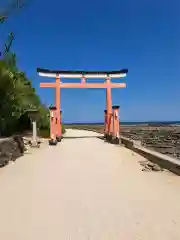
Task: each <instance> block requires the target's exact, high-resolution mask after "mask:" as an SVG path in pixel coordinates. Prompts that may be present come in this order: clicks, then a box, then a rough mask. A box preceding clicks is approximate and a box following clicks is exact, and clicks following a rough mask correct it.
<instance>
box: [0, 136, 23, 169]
mask: <svg viewBox="0 0 180 240" xmlns="http://www.w3.org/2000/svg"><path fill="white" fill-rule="evenodd" d="M24 149H25V148H24V142H23V139H22V137H19V136H15V137H12V138H9V139H5V140H3V141H1V142H0V166H1V167H3V166H5V165H6V164H8V162H9V161H15V160H16V159H17V158H19V157H21V156H22V155H23V153H24Z"/></svg>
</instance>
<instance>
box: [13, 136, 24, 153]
mask: <svg viewBox="0 0 180 240" xmlns="http://www.w3.org/2000/svg"><path fill="white" fill-rule="evenodd" d="M14 141H15V142H16V143H17V145H18V148H19V151H20V153H24V150H25V147H24V141H23V138H22V137H21V136H14Z"/></svg>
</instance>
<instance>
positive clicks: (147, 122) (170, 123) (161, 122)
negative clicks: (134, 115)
mask: <svg viewBox="0 0 180 240" xmlns="http://www.w3.org/2000/svg"><path fill="white" fill-rule="evenodd" d="M64 124H66V125H73V124H76V125H85V124H86V125H87V124H88V125H102V124H104V122H64ZM120 124H121V125H140V124H153V125H156V124H157V125H159V124H162V125H180V121H120Z"/></svg>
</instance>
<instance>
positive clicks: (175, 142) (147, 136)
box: [121, 125, 180, 159]
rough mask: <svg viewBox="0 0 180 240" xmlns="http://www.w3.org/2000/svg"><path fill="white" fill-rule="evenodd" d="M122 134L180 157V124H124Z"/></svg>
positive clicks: (159, 150) (148, 146) (151, 147)
mask: <svg viewBox="0 0 180 240" xmlns="http://www.w3.org/2000/svg"><path fill="white" fill-rule="evenodd" d="M121 134H122V135H123V136H125V137H128V138H130V139H133V140H137V141H140V143H141V144H142V145H143V146H145V147H147V148H150V149H153V150H155V151H157V152H160V153H162V154H166V155H169V156H172V157H175V158H178V159H180V126H178V125H171V126H170V125H169V126H122V127H121Z"/></svg>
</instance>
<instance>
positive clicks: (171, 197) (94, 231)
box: [0, 130, 180, 240]
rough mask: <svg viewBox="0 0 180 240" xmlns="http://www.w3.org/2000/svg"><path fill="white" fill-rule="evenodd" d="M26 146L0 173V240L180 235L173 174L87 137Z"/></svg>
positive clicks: (169, 239)
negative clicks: (147, 168)
mask: <svg viewBox="0 0 180 240" xmlns="http://www.w3.org/2000/svg"><path fill="white" fill-rule="evenodd" d="M95 135H97V134H96V133H93V132H87V131H78V130H68V132H67V136H72V137H73V136H95ZM33 151H34V152H33V154H32V155H26V156H24V157H22V158H21V159H18V160H17V161H16V163H15V164H12V165H9V166H7V167H5V168H3V169H1V170H0V240H1V239H2V240H70V239H72V240H86V239H87V240H120V239H122V240H136V239H138V240H152V239H153V240H160V239H162V240H180V177H178V176H175V175H173V174H170V173H168V172H161V173H160V172H158V173H154V172H142V171H141V167H140V165H139V163H138V161H139V160H142V159H143V158H142V157H140V156H139V155H137V154H132V152H131V151H130V150H128V149H125V148H124V147H120V146H114V145H111V144H108V143H104V142H103V141H102V140H100V139H96V138H91V137H89V138H77V139H73V138H72V139H64V140H63V142H62V143H61V144H59V145H58V146H56V147H53V146H51V147H50V146H48V145H46V144H45V145H44V146H43V147H42V149H37V150H33Z"/></svg>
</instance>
